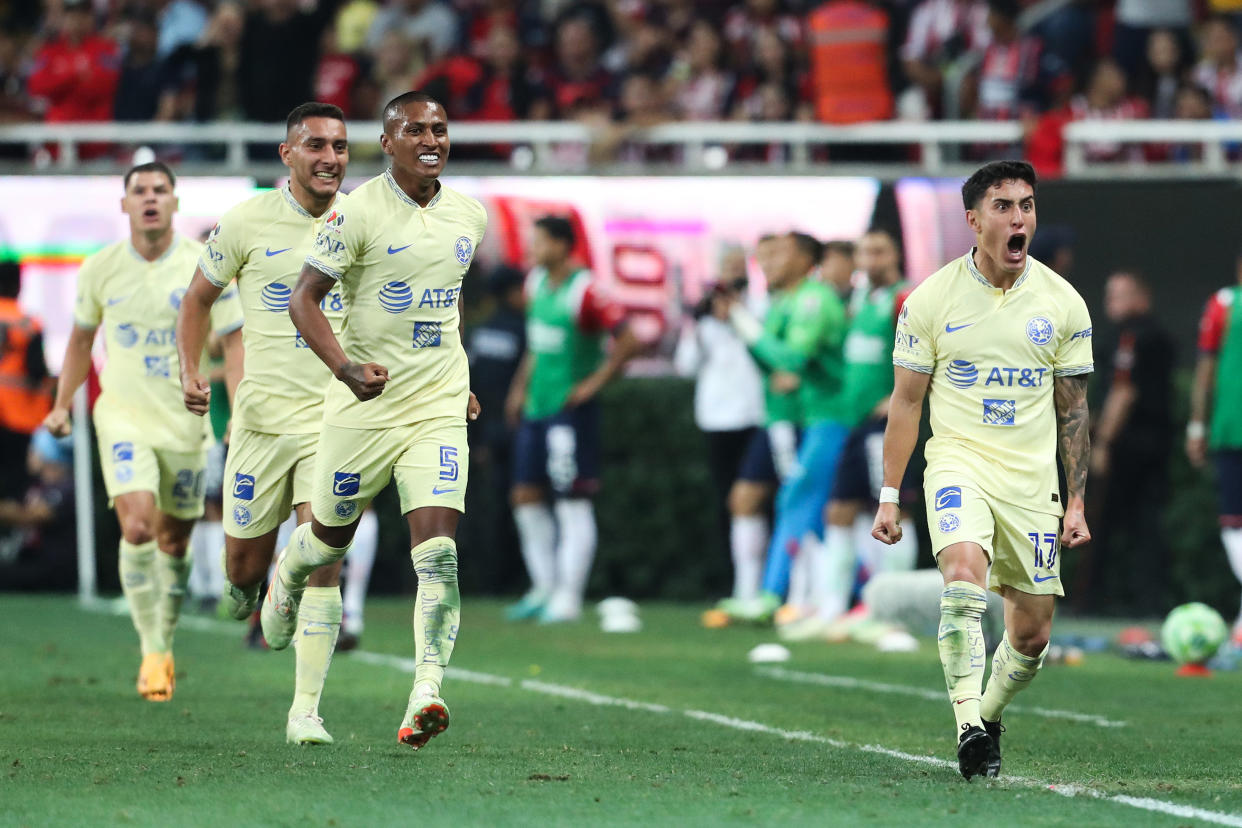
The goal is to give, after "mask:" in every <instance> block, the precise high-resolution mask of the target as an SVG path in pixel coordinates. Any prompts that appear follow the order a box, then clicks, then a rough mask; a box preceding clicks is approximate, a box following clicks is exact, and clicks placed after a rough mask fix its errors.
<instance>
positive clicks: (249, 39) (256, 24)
mask: <svg viewBox="0 0 1242 828" xmlns="http://www.w3.org/2000/svg"><path fill="white" fill-rule="evenodd" d="M1240 22H1242V2H1239V0H1068V2H1067V0H829V2H815V0H736V1H735V2H703V1H702V0H513V2H508V1H507V0H452V2H448V0H386V2H378V0H44V3H43V4H41V6H40V4H36V3H33V2H23V1H22V0H3V1H2V2H0V123H14V122H21V121H29V120H39V119H43V120H46V121H49V122H57V121H61V122H64V121H108V120H116V121H129V122H142V121H164V122H215V121H254V122H274V121H281V120H283V119H284V117H285V115H286V114H287V113H288V112H289V110H290V109H291V108H292V107H294V106H296V105H297V104H299V103H301V102H302V101H304V100H308V99H315V100H321V101H328V102H331V103H335V104H337V105H339V106H340V107H341V108H342V109H343V110H344V111H345V113H346V115H347V116H348V117H350V118H359V119H365V118H373V117H375V116H376V115H377V113H378V107H379V106H380V105H381V104H382V102H384V101H386V100H388V99H389V98H391V97H392V96H393V95H394V94H397V93H398V92H401V91H404V90H407V89H410V88H411V87H413V88H421V89H425V90H427V91H430V92H432V93H433V94H435V95H437V96H438V97H439V98H440V99H441V100H443V101H444V102H445V103H446V104H447V106H448V110H449V112H450V113H451V115H452V117H453V118H454V120H455V121H462V120H473V121H518V120H548V119H552V120H576V121H580V122H584V123H588V124H591V125H593V126H596V127H599V128H600V129H601V130H606V129H613V130H624V129H625V128H632V127H643V126H650V125H653V124H659V123H662V122H668V121H715V120H728V119H736V120H743V121H757V122H770V121H790V120H804V121H816V120H817V121H822V122H827V123H854V122H860V121H877V120H887V119H892V118H900V119H906V120H922V119H932V118H955V119H956V118H961V119H985V120H1020V121H1021V122H1022V123H1023V124H1024V127H1025V129H1024V134H1025V143H1026V151H1027V154H1028V156H1029V157H1030V158H1031V160H1032V161H1033V162H1035V163H1036V164H1037V166H1038V167H1039V168H1040V171H1041V172H1042V173H1045V174H1046V173H1055V172H1056V170H1057V168H1058V166H1059V164H1060V157H1061V153H1060V148H1061V138H1060V135H1061V127H1062V126H1063V125H1064V124H1065V123H1067V122H1068V121H1071V120H1076V119H1137V118H1149V117H1151V118H1181V119H1211V118H1233V117H1237V116H1238V115H1239V114H1240V113H1242V60H1240V59H1239V42H1238V32H1237V28H1236V27H1237V25H1238V24H1239V23H1240ZM620 143H621V141H620V140H618V141H616V142H615V144H616V145H617V146H619V145H620ZM772 151H773V152H777V151H779V150H777V149H776V148H774V149H773V150H772ZM1195 151H1196V150H1194V149H1191V148H1185V147H1177V146H1164V147H1151V146H1146V147H1137V146H1126V145H1123V144H1107V143H1102V144H1099V145H1094V146H1092V147H1090V148H1089V154H1090V155H1091V157H1092V160H1109V159H1114V158H1115V159H1133V158H1142V157H1143V156H1145V155H1146V156H1151V155H1155V156H1157V157H1160V158H1170V157H1172V158H1175V159H1176V158H1179V157H1188V156H1189V155H1190V154H1192V153H1193V152H1195ZM634 160H647V159H641V158H640V159H634Z"/></svg>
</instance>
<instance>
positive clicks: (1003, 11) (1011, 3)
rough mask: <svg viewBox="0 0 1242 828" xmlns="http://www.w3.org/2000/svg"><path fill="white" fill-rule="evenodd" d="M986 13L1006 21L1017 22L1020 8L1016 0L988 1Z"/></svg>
mask: <svg viewBox="0 0 1242 828" xmlns="http://www.w3.org/2000/svg"><path fill="white" fill-rule="evenodd" d="M988 11H990V12H994V13H996V14H999V15H1000V16H1001V17H1004V18H1005V19H1006V20H1017V19H1018V13H1019V12H1020V11H1021V8H1019V6H1018V0H988Z"/></svg>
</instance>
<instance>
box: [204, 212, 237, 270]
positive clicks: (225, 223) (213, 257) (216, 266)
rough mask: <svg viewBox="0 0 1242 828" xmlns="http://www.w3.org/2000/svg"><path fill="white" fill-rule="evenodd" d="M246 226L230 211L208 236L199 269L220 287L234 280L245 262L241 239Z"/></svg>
mask: <svg viewBox="0 0 1242 828" xmlns="http://www.w3.org/2000/svg"><path fill="white" fill-rule="evenodd" d="M244 226H245V225H244V222H242V221H240V220H239V219H238V218H237V217H236V216H235V215H234V214H233V213H232V212H231V211H230V212H229V213H226V214H225V215H224V217H223V218H221V219H220V221H219V222H218V223H217V224H216V226H215V227H213V228H212V229H211V233H210V234H209V235H208V236H207V242H206V245H205V246H204V248H203V255H202V256H200V257H199V259H198V269H199V270H201V271H202V272H203V276H205V277H206V278H207V281H209V282H211V283H212V284H213V285H215V286H216V287H218V288H222V287H225V286H227V285H228V283H229V282H231V281H233V278H234V277H235V276H237V271H239V270H241V267H242V265H243V264H244V263H245V251H244V250H243V249H242V247H243V245H242V243H241V239H240V236H241V233H242V229H243V227H244Z"/></svg>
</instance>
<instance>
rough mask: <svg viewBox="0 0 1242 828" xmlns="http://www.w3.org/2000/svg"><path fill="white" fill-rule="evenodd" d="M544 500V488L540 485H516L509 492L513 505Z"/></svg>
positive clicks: (510, 501)
mask: <svg viewBox="0 0 1242 828" xmlns="http://www.w3.org/2000/svg"><path fill="white" fill-rule="evenodd" d="M543 500H544V497H543V490H542V489H540V488H539V487H538V486H526V485H519V486H514V487H513V489H512V490H511V491H510V492H509V504H510V505H511V506H524V505H526V504H528V503H542V502H543Z"/></svg>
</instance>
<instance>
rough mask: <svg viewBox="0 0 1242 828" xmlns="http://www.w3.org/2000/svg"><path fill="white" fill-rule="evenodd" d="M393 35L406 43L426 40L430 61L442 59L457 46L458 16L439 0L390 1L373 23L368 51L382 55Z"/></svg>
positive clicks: (368, 41)
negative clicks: (389, 35) (388, 35)
mask: <svg viewBox="0 0 1242 828" xmlns="http://www.w3.org/2000/svg"><path fill="white" fill-rule="evenodd" d="M392 32H395V33H397V34H400V35H402V36H403V37H404V38H405V40H406V42H416V41H423V42H424V43H426V44H427V47H426V48H427V55H428V57H429V59H430V60H433V61H435V60H439V59H440V58H441V57H443V56H444V55H446V54H448V52H449V50H450V49H452V48H453V47H454V46H456V45H457V36H458V20H457V14H456V12H454V11H453V10H452V8H450V7H449V6H448V5H446V4H444V3H441V2H438V0H389V2H388V5H386V6H385V7H384V8H382V9H380V11H379V13H378V14H376V15H375V19H374V20H373V21H372V22H371V31H370V33H369V34H368V35H367V49H368V50H369V51H371V52H373V53H376V54H378V52H379V50H380V49H381V48H382V46H383V41H384V38H385V36H386V35H387V34H389V33H392ZM406 91H409V90H406ZM381 97H382V96H381ZM384 100H385V102H387V101H388V98H384Z"/></svg>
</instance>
